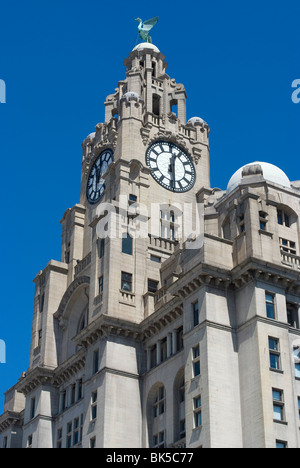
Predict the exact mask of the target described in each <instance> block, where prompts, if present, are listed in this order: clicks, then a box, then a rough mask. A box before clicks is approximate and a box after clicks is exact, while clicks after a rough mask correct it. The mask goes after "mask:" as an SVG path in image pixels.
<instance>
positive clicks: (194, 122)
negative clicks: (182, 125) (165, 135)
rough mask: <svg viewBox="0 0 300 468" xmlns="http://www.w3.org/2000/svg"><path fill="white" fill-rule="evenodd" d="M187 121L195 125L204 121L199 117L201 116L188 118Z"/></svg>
mask: <svg viewBox="0 0 300 468" xmlns="http://www.w3.org/2000/svg"><path fill="white" fill-rule="evenodd" d="M188 123H190V124H192V125H195V124H197V123H200V124H203V123H205V122H204V120H203V119H201V117H192V118H191V119H189V121H188Z"/></svg>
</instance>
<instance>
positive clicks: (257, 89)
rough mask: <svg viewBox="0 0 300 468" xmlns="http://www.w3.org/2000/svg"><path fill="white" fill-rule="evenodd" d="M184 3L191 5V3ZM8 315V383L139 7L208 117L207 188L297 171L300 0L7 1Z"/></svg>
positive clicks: (1, 40)
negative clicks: (84, 145) (84, 148)
mask: <svg viewBox="0 0 300 468" xmlns="http://www.w3.org/2000/svg"><path fill="white" fill-rule="evenodd" d="M184 5H186V7H183V6H184ZM0 14H1V28H0V79H2V80H4V81H5V83H6V87H7V96H6V101H7V102H6V104H0V155H1V163H2V170H1V174H2V177H1V181H2V183H1V188H0V190H1V201H2V204H1V212H2V216H1V219H2V225H1V230H0V236H1V246H2V252H1V259H2V262H1V263H2V269H1V299H2V301H1V303H2V307H1V312H0V314H1V315H0V339H2V340H5V342H6V348H7V363H6V364H0V413H1V411H2V406H3V401H4V399H3V393H4V391H5V390H6V389H7V388H9V387H11V386H12V385H13V384H14V383H15V382H16V381H17V380H18V378H19V376H20V374H21V372H22V371H24V370H26V369H27V367H28V361H29V348H30V335H31V320H32V308H33V295H34V285H33V283H32V280H33V279H34V277H35V276H36V274H37V273H38V271H39V270H41V269H43V268H44V267H45V266H46V264H47V263H48V261H49V260H50V259H52V258H53V259H56V260H59V259H60V241H61V237H60V236H61V229H60V224H59V220H60V219H61V218H62V216H63V214H64V212H65V210H66V209H67V208H69V207H72V206H73V205H74V204H75V203H78V201H79V190H80V171H81V142H82V141H83V140H84V139H85V137H86V136H87V135H88V134H89V133H91V132H93V131H94V128H95V125H96V124H97V123H98V122H103V119H104V105H103V103H104V101H105V98H106V96H107V95H108V94H111V93H113V92H114V89H115V87H116V86H117V83H118V81H119V80H121V79H124V78H125V68H124V65H123V63H124V59H125V58H126V57H127V56H128V54H129V52H130V51H131V50H132V48H133V47H134V46H135V45H136V44H137V29H136V28H137V23H136V22H135V21H134V19H135V18H136V17H137V16H139V17H141V18H142V19H144V20H145V19H149V18H152V17H153V16H159V23H158V25H157V26H156V27H155V29H154V30H153V35H152V37H153V42H154V44H155V45H157V46H158V47H159V49H160V50H161V52H162V53H163V54H164V55H165V56H166V60H167V62H168V63H169V66H168V69H167V73H168V74H169V75H170V76H171V77H172V78H175V79H176V81H177V82H179V83H184V85H185V87H186V90H187V94H188V101H187V113H188V118H190V117H193V116H199V117H202V118H203V119H205V120H206V121H207V122H208V123H209V125H210V128H211V135H210V147H211V185H212V186H213V187H220V188H226V186H227V182H228V180H229V178H230V177H231V175H232V174H233V173H234V172H235V171H236V170H237V169H238V168H239V167H240V166H242V165H244V164H246V163H249V162H252V161H255V160H262V161H266V162H270V163H273V164H276V165H278V166H280V167H281V168H282V169H283V170H284V171H285V172H286V173H287V175H288V176H289V177H290V179H291V180H295V179H300V168H299V152H300V132H299V128H300V104H298V105H296V104H294V103H293V102H292V100H291V95H292V91H293V90H292V88H291V84H292V82H293V80H295V79H300V62H299V51H300V28H299V18H300V2H299V0H295V1H289V0H286V1H285V2H282V1H278V0H272V1H271V0H270V1H267V0H260V1H258V0H252V1H251V2H241V1H240V0H228V1H225V0H210V1H209V2H201V1H199V0H190V1H189V2H182V1H176V0H175V1H173V2H167V1H161V0H160V1H156V0H153V1H151V2H141V1H139V2H138V1H136V0H132V1H130V0H129V1H124V0H122V1H121V0H115V1H114V2H102V1H99V0H51V1H50V0H27V1H26V2H25V1H24V0H10V1H9V2H8V1H6V2H2V5H1V11H0Z"/></svg>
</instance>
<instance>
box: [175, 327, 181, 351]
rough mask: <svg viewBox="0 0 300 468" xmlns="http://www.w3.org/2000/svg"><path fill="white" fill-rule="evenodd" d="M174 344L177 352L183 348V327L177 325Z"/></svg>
mask: <svg viewBox="0 0 300 468" xmlns="http://www.w3.org/2000/svg"><path fill="white" fill-rule="evenodd" d="M176 346H177V352H179V351H181V350H182V349H183V327H179V328H177V330H176Z"/></svg>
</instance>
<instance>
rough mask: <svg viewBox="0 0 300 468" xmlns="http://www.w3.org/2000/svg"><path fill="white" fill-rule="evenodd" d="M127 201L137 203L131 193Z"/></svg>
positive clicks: (135, 197)
mask: <svg viewBox="0 0 300 468" xmlns="http://www.w3.org/2000/svg"><path fill="white" fill-rule="evenodd" d="M129 201H130V202H133V203H135V202H136V201H137V196H136V195H133V193H130V194H129Z"/></svg>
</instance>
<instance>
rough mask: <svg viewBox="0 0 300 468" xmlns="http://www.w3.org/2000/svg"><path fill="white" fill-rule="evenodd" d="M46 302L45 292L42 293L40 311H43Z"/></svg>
mask: <svg viewBox="0 0 300 468" xmlns="http://www.w3.org/2000/svg"><path fill="white" fill-rule="evenodd" d="M44 304H45V294H42V295H41V296H40V313H42V312H43V310H44Z"/></svg>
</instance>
